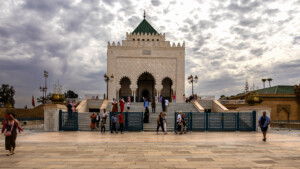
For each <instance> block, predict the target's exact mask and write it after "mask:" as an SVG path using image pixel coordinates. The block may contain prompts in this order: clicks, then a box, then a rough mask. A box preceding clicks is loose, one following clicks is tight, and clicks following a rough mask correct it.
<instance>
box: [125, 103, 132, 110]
mask: <svg viewBox="0 0 300 169" xmlns="http://www.w3.org/2000/svg"><path fill="white" fill-rule="evenodd" d="M130 105H131V103H130V101H129V102H127V105H126V107H127V112H129V110H130Z"/></svg>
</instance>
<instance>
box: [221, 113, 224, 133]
mask: <svg viewBox="0 0 300 169" xmlns="http://www.w3.org/2000/svg"><path fill="white" fill-rule="evenodd" d="M221 118H222V130H224V113H222V116H221Z"/></svg>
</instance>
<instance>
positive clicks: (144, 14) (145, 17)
mask: <svg viewBox="0 0 300 169" xmlns="http://www.w3.org/2000/svg"><path fill="white" fill-rule="evenodd" d="M145 18H146V11H145V10H144V19H145Z"/></svg>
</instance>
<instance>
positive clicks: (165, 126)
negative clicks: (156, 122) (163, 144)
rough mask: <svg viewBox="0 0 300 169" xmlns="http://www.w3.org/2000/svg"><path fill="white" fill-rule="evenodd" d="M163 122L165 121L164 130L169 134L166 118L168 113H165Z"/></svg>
mask: <svg viewBox="0 0 300 169" xmlns="http://www.w3.org/2000/svg"><path fill="white" fill-rule="evenodd" d="M162 115H163V123H164V131H165V134H168V132H167V119H166V114H165V113H163V114H162Z"/></svg>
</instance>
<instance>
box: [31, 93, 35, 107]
mask: <svg viewBox="0 0 300 169" xmlns="http://www.w3.org/2000/svg"><path fill="white" fill-rule="evenodd" d="M32 106H33V107H35V103H34V96H33V95H32Z"/></svg>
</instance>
